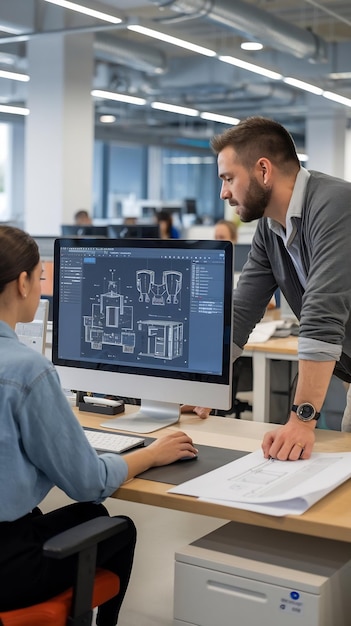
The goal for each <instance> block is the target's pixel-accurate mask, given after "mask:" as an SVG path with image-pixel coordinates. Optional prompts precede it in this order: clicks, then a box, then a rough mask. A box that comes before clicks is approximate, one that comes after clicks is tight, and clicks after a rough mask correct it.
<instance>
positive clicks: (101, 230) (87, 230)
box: [61, 224, 108, 237]
mask: <svg viewBox="0 0 351 626" xmlns="http://www.w3.org/2000/svg"><path fill="white" fill-rule="evenodd" d="M61 235H62V236H63V237H108V232H107V226H93V225H91V224H87V225H81V226H78V225H76V224H61Z"/></svg>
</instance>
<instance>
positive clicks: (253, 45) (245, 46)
mask: <svg viewBox="0 0 351 626" xmlns="http://www.w3.org/2000/svg"><path fill="white" fill-rule="evenodd" d="M240 48H241V49H242V50H262V48H263V45H262V44H261V43H259V42H258V41H243V42H242V43H241V44H240Z"/></svg>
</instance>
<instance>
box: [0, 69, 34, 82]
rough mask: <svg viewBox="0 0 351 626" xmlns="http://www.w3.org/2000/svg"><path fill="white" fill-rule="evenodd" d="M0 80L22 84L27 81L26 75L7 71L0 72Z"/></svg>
mask: <svg viewBox="0 0 351 626" xmlns="http://www.w3.org/2000/svg"><path fill="white" fill-rule="evenodd" d="M0 78H8V79H10V80H20V81H22V82H24V83H27V82H28V81H29V76H28V74H19V73H18V72H8V71H7V70H0Z"/></svg>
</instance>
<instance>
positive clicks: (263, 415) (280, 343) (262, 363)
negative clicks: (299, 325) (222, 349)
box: [243, 336, 298, 422]
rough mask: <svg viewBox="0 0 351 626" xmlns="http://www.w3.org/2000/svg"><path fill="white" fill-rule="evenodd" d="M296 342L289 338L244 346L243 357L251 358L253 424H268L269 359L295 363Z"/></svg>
mask: <svg viewBox="0 0 351 626" xmlns="http://www.w3.org/2000/svg"><path fill="white" fill-rule="evenodd" d="M297 342H298V338H297V337H293V336H289V337H284V338H279V339H278V338H277V339H269V340H268V341H264V342H261V343H250V344H247V345H246V346H245V348H244V352H243V356H251V357H252V369H253V398H252V404H253V407H252V419H253V420H254V421H255V422H269V417H270V395H271V369H270V361H271V359H280V360H284V361H297V359H298V356H297Z"/></svg>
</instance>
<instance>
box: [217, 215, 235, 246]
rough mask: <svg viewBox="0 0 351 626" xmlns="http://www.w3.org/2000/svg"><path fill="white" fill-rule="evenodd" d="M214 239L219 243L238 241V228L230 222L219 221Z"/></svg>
mask: <svg viewBox="0 0 351 626" xmlns="http://www.w3.org/2000/svg"><path fill="white" fill-rule="evenodd" d="M214 238H215V239H216V240H217V241H231V242H232V243H237V241H238V227H237V226H236V224H234V222H231V221H230V220H219V221H218V222H216V224H215V227H214Z"/></svg>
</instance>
